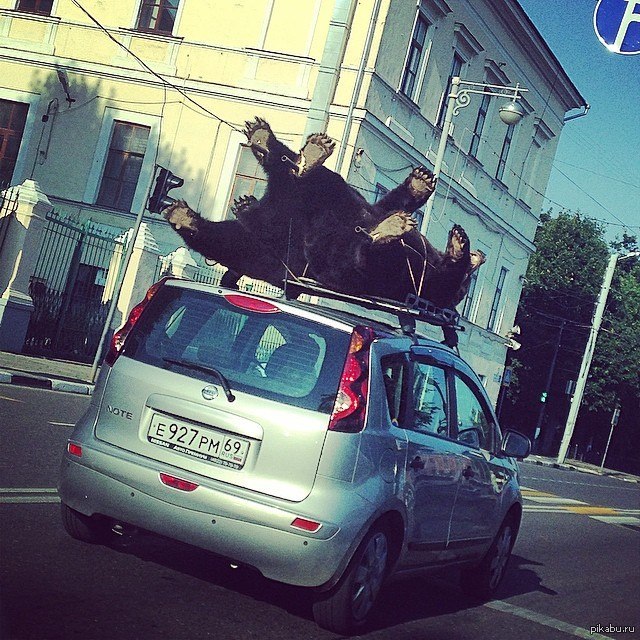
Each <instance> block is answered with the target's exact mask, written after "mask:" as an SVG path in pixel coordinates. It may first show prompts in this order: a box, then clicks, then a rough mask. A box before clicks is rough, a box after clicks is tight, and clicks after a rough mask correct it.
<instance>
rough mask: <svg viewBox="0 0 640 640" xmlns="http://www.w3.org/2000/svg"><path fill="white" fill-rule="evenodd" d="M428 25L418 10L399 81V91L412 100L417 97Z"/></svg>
mask: <svg viewBox="0 0 640 640" xmlns="http://www.w3.org/2000/svg"><path fill="white" fill-rule="evenodd" d="M429 26H430V25H429V21H428V20H427V19H426V18H425V17H424V15H422V13H420V12H418V16H417V18H416V24H415V27H414V29H413V35H412V36H411V43H410V45H409V53H408V54H407V62H406V65H405V68H404V71H403V73H402V81H401V82H400V91H401V92H402V93H404V95H406V96H407V97H408V98H411V99H412V100H417V99H418V95H417V94H418V93H419V86H418V85H419V83H418V76H419V73H420V67H421V66H422V63H423V61H424V58H425V53H426V49H425V41H426V38H427V30H428V29H429Z"/></svg>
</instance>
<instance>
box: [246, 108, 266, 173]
mask: <svg viewBox="0 0 640 640" xmlns="http://www.w3.org/2000/svg"><path fill="white" fill-rule="evenodd" d="M244 124H245V128H244V129H243V130H242V132H243V133H244V135H245V136H247V140H248V141H249V144H250V145H251V150H252V151H253V153H254V155H255V156H256V158H257V159H258V161H259V162H264V160H265V159H266V157H267V155H268V153H269V141H270V139H271V137H272V136H273V132H272V131H271V127H270V126H269V123H268V122H267V121H266V120H263V119H262V118H259V117H258V116H256V118H255V120H253V121H249V120H247V121H246V122H245V123H244Z"/></svg>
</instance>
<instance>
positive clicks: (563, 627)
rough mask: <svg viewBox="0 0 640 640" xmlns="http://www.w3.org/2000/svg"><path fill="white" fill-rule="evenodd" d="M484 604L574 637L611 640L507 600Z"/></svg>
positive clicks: (608, 637)
mask: <svg viewBox="0 0 640 640" xmlns="http://www.w3.org/2000/svg"><path fill="white" fill-rule="evenodd" d="M484 606H485V607H489V609H494V610H495V611H502V612H503V613H509V614H511V615H512V616H517V617H518V618H524V619H525V620H531V622H537V623H538V624H541V625H544V626H545V627H550V628H551V629H556V630H557V631H562V632H563V633H567V634H569V635H572V636H575V637H576V638H590V639H591V640H613V639H612V638H611V637H610V636H603V635H602V634H601V633H592V632H591V631H589V630H588V629H583V628H582V627H576V626H575V625H573V624H569V623H568V622H563V621H562V620H557V619H556V618H552V617H551V616H546V615H544V614H543V613H537V612H536V611H531V610H530V609H524V608H523V607H517V606H516V605H513V604H509V603H508V602H502V601H500V600H495V601H493V602H487V603H486V604H485V605H484Z"/></svg>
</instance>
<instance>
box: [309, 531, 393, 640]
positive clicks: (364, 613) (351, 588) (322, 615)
mask: <svg viewBox="0 0 640 640" xmlns="http://www.w3.org/2000/svg"><path fill="white" fill-rule="evenodd" d="M388 569H389V540H388V536H387V533H386V532H385V530H384V529H381V528H375V529H372V530H371V531H370V532H369V533H368V534H367V535H366V536H365V538H364V540H363V541H362V542H361V544H360V546H359V547H358V549H357V551H356V553H355V555H354V556H353V558H352V559H351V562H350V563H349V566H348V567H347V570H346V572H345V574H344V575H343V576H342V578H341V580H340V582H339V583H338V584H337V586H336V587H334V588H333V589H332V590H331V591H329V592H328V593H326V594H321V595H320V596H319V597H318V598H317V599H316V601H315V602H314V604H313V617H314V619H315V621H316V624H318V625H319V626H320V627H322V628H324V629H328V630H329V631H333V632H335V633H342V634H349V633H352V632H353V631H355V630H356V629H358V628H359V627H362V625H364V623H365V622H366V620H367V618H368V616H369V615H370V614H371V612H372V610H373V607H374V604H375V601H376V598H377V597H378V594H379V593H380V589H381V587H382V584H383V582H384V579H385V578H386V576H387V572H388Z"/></svg>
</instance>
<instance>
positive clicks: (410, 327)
mask: <svg viewBox="0 0 640 640" xmlns="http://www.w3.org/2000/svg"><path fill="white" fill-rule="evenodd" d="M284 292H285V296H286V297H287V298H289V299H292V298H297V297H298V296H299V295H301V294H303V293H304V294H307V295H311V296H317V297H320V298H328V299H331V300H338V301H340V302H350V303H352V304H357V305H358V306H360V307H364V308H365V309H371V310H374V311H383V312H386V313H391V314H394V315H396V316H397V317H398V322H399V323H400V329H401V330H402V332H403V333H404V334H405V335H407V336H409V337H411V338H412V339H414V340H415V339H416V335H415V334H416V320H421V321H423V322H427V323H428V324H431V325H434V326H436V327H442V332H443V334H444V340H443V343H444V344H446V345H447V346H448V347H451V348H452V349H455V348H456V347H457V346H458V334H457V332H458V331H464V327H463V326H462V325H461V324H460V314H459V313H458V312H457V311H455V310H453V309H444V308H441V307H437V306H436V305H435V304H433V302H430V301H429V300H426V299H424V298H420V297H418V296H416V295H414V294H409V295H408V296H407V299H406V301H405V302H404V304H403V303H402V302H399V301H397V300H391V299H388V298H377V297H375V296H361V295H352V294H349V293H343V292H341V291H336V290H334V289H328V288H326V287H323V286H322V285H321V284H319V283H318V282H316V281H315V280H310V279H309V278H298V279H296V280H285V283H284Z"/></svg>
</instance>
